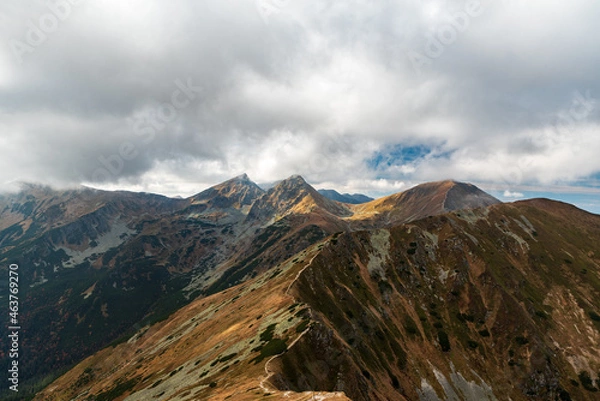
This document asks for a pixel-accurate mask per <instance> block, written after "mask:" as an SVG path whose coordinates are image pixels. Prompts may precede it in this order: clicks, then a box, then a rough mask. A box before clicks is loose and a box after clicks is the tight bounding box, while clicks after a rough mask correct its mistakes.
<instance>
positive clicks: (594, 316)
mask: <svg viewBox="0 0 600 401" xmlns="http://www.w3.org/2000/svg"><path fill="white" fill-rule="evenodd" d="M588 315H589V317H590V319H592V320H594V321H596V322H600V315H598V314H597V313H596V312H594V311H589V312H588Z"/></svg>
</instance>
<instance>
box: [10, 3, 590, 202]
mask: <svg viewBox="0 0 600 401" xmlns="http://www.w3.org/2000/svg"><path fill="white" fill-rule="evenodd" d="M599 20H600V2H598V1H597V0H575V1H572V2H566V1H558V0H529V1H518V0H493V1H492V0H481V1H478V0H468V1H462V0H420V1H419V0H410V1H409V0H396V1H392V0H372V1H371V0H345V1H335V2H334V1H325V0H312V1H290V0H229V1H223V0H219V1H217V0H214V1H213V0H171V1H169V2H166V1H159V0H144V1H141V0H129V1H117V0H96V1H92V0H50V1H48V2H47V1H17V0H3V1H1V2H0V35H1V36H2V42H3V43H2V47H0V186H1V187H2V189H6V188H11V187H12V186H13V183H14V182H16V181H34V182H40V183H45V184H51V185H55V186H68V185H75V184H81V183H85V184H88V185H94V186H97V187H102V188H124V189H132V190H144V191H150V192H158V193H163V194H168V195H175V194H181V195H189V194H192V193H195V192H199V191H200V190H202V189H204V188H206V187H207V186H209V185H213V184H215V183H217V182H220V181H223V180H225V179H228V178H230V177H232V176H235V175H238V174H241V173H244V172H246V173H248V175H249V176H250V177H251V178H252V179H253V180H254V181H256V182H259V183H261V182H262V183H266V182H272V181H275V180H278V179H282V178H285V177H287V176H289V175H292V174H301V175H303V176H304V177H305V178H306V179H307V180H308V181H309V182H310V183H312V184H314V185H315V186H317V187H331V188H336V189H338V190H340V191H348V192H358V191H360V192H364V193H369V194H372V195H380V194H384V193H391V192H397V191H400V190H402V189H404V188H406V187H408V186H411V185H414V184H416V183H419V182H423V181H431V180H440V179H446V178H454V179H457V180H462V181H470V182H474V183H476V184H480V185H481V186H483V187H485V188H488V189H490V190H492V189H493V190H495V191H496V193H497V194H499V196H501V197H503V198H504V199H514V198H518V197H519V196H520V195H526V194H527V193H528V191H538V192H540V191H554V192H556V193H567V192H568V193H579V192H587V195H588V196H591V197H592V202H593V199H594V196H596V199H598V197H600V195H599V191H600V183H599V181H600V79H599V78H600V43H599V42H600V25H598V21H599ZM590 194H591V195H590ZM599 210H600V209H599Z"/></svg>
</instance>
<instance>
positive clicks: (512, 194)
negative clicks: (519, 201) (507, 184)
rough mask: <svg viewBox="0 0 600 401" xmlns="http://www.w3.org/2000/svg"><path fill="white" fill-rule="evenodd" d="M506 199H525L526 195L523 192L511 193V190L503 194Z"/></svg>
mask: <svg viewBox="0 0 600 401" xmlns="http://www.w3.org/2000/svg"><path fill="white" fill-rule="evenodd" d="M502 196H504V197H505V198H523V197H524V196H525V195H524V194H523V193H521V192H511V191H509V190H506V191H504V193H503V194H502Z"/></svg>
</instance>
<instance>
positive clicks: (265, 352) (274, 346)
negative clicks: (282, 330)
mask: <svg viewBox="0 0 600 401" xmlns="http://www.w3.org/2000/svg"><path fill="white" fill-rule="evenodd" d="M285 351H287V344H286V343H285V340H282V339H280V338H275V339H273V340H270V341H269V342H268V343H266V344H265V345H264V346H263V347H261V349H260V355H259V356H257V357H256V358H254V359H253V360H252V361H253V362H254V364H257V363H259V362H261V361H262V360H263V359H265V358H268V357H270V356H273V355H279V354H282V353H284V352H285Z"/></svg>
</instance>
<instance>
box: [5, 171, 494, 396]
mask: <svg viewBox="0 0 600 401" xmlns="http://www.w3.org/2000/svg"><path fill="white" fill-rule="evenodd" d="M493 201H494V200H493V198H492V199H491V200H490V199H489V196H487V195H485V194H483V193H481V192H480V191H479V190H477V189H476V188H475V187H471V186H467V185H466V184H457V183H452V182H448V183H446V184H444V183H437V184H430V185H427V184H426V185H424V186H420V187H416V188H413V189H411V190H409V191H407V192H405V193H403V194H398V195H394V196H392V197H388V198H384V199H383V200H380V201H373V202H371V203H370V204H366V205H358V206H355V205H347V204H342V203H338V202H335V201H332V200H330V199H327V198H325V197H324V196H322V195H321V194H319V193H318V191H316V190H315V189H314V188H313V187H311V186H310V185H309V184H308V183H306V181H304V179H302V177H299V176H292V177H290V178H288V179H286V180H284V181H282V182H280V183H279V184H278V185H276V186H275V187H273V188H271V189H270V190H269V191H266V192H265V191H263V190H262V189H260V188H259V187H258V186H257V185H256V184H254V183H253V182H252V181H250V179H249V178H248V177H247V176H246V175H242V176H239V177H236V178H234V179H231V180H229V181H226V182H224V183H222V184H219V185H216V186H214V187H212V188H210V189H208V190H206V191H203V192H201V193H199V194H197V195H195V196H193V197H190V198H188V199H169V198H165V197H161V196H156V195H149V194H134V193H127V192H104V191H96V190H91V189H81V190H74V191H52V190H51V189H49V188H43V187H35V186H34V187H31V188H28V189H27V190H26V191H23V192H22V193H20V194H17V195H15V196H10V197H3V198H0V217H1V219H0V224H1V225H2V227H4V229H3V230H0V261H2V263H3V269H6V266H7V265H8V264H9V263H14V262H16V263H18V264H19V265H20V266H22V268H21V281H22V283H21V288H22V291H23V299H24V301H23V305H22V309H23V311H24V318H25V322H26V324H25V329H24V331H26V332H27V336H28V339H29V340H28V341H27V342H26V343H25V344H24V345H23V356H24V357H23V360H24V363H23V365H24V367H23V372H24V373H23V375H22V377H21V379H22V380H23V381H24V383H27V384H31V385H41V383H43V382H44V381H47V380H49V379H50V378H52V375H54V374H56V372H59V371H60V370H61V369H63V368H64V367H66V366H68V365H70V364H72V363H74V362H77V361H79V360H81V359H82V358H84V357H85V356H88V355H90V354H92V353H93V352H95V351H97V350H98V349H100V348H102V347H104V346H106V345H107V344H109V343H110V342H112V341H115V340H117V339H118V338H119V337H122V336H129V335H131V334H132V333H133V332H134V331H135V330H136V328H137V327H139V326H140V325H145V324H148V323H151V322H154V321H157V320H160V319H164V318H165V317H166V316H168V315H169V314H170V313H172V312H173V311H175V310H177V309H178V308H180V307H182V306H184V305H185V304H187V303H189V302H190V301H191V300H192V299H194V298H195V297H197V296H208V295H211V294H215V293H218V292H220V291H223V290H226V289H228V288H230V287H232V286H235V285H238V284H240V283H243V282H244V281H246V280H248V279H251V278H254V277H256V276H257V275H260V274H261V273H263V272H265V271H268V270H269V269H271V268H272V267H273V266H275V265H277V264H280V263H282V262H283V261H285V260H286V259H288V258H290V257H292V256H293V255H295V254H297V253H298V252H300V251H302V250H304V249H306V248H307V247H309V246H311V245H313V244H315V243H317V242H319V241H321V240H323V239H325V238H326V237H328V236H330V235H331V234H334V233H339V232H348V231H353V230H358V229H371V228H379V227H389V226H391V225H394V224H399V223H402V222H405V221H410V220H413V219H416V218H420V217H425V216H427V215H433V214H440V213H443V212H444V211H445V210H447V209H451V208H452V209H457V208H461V207H471V206H481V205H483V204H486V202H489V203H491V202H493ZM5 297H6V289H5V288H4V289H2V288H0V299H3V298H5ZM5 319H6V316H3V317H2V318H0V324H2V322H4V321H5ZM5 342H6V339H0V346H4V345H5ZM2 363H6V360H3V362H2ZM2 363H0V368H3V367H4V365H2ZM24 387H25V386H24Z"/></svg>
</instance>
